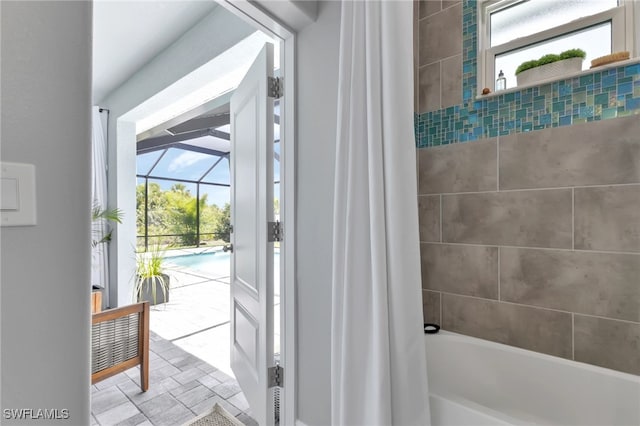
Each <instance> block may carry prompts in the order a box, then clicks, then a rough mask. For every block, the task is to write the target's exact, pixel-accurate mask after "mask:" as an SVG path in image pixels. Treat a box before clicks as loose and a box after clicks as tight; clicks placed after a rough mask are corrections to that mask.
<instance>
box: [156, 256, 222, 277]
mask: <svg viewBox="0 0 640 426" xmlns="http://www.w3.org/2000/svg"><path fill="white" fill-rule="evenodd" d="M230 261H231V253H229V252H226V253H225V252H223V251H216V252H207V253H194V254H188V255H184V256H173V257H168V258H167V262H169V264H170V266H180V267H183V268H189V269H193V270H196V271H198V272H202V273H205V274H211V275H225V276H228V275H229V271H230V268H231V266H230Z"/></svg>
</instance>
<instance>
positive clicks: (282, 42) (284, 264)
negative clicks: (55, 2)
mask: <svg viewBox="0 0 640 426" xmlns="http://www.w3.org/2000/svg"><path fill="white" fill-rule="evenodd" d="M223 6H224V7H225V8H227V10H229V11H231V12H232V13H234V14H236V15H243V16H244V17H245V18H246V14H245V13H244V12H239V11H238V10H237V9H235V6H233V5H230V4H224V5H223ZM257 15H260V14H259V13H257ZM245 18H243V19H245ZM256 19H258V22H264V19H266V18H265V17H264V16H258V17H256V16H251V22H252V23H253V24H255V23H256ZM260 20H262V21H260ZM258 26H259V27H260V28H261V30H263V31H265V30H266V28H267V26H269V25H268V24H267V25H265V24H260V25H258ZM267 31H268V30H267ZM269 34H270V35H271V36H273V37H276V43H277V45H278V46H279V47H281V49H282V51H283V52H288V53H285V54H283V57H282V58H281V60H280V61H279V62H281V63H282V64H284V65H283V66H281V67H280V69H281V70H283V74H282V76H285V75H286V78H284V80H283V81H284V82H285V91H287V90H289V91H288V92H287V93H290V94H291V97H290V100H289V98H288V97H285V98H283V99H282V100H281V101H280V102H279V103H278V104H277V108H278V110H279V112H280V114H279V115H280V117H281V119H282V124H283V129H282V136H281V138H280V139H281V142H280V146H282V148H281V149H277V150H276V152H277V153H278V154H279V157H280V158H279V164H281V166H282V168H281V171H280V172H281V179H280V182H279V187H280V192H281V193H282V194H283V196H282V197H281V198H279V199H278V205H279V207H280V216H281V221H282V223H283V224H284V225H285V229H287V232H285V233H283V241H281V245H280V250H281V255H280V259H279V263H280V266H281V268H280V269H281V277H282V280H281V282H282V283H284V286H282V287H281V296H282V300H283V303H282V305H281V306H280V307H279V309H277V310H278V312H280V313H281V316H282V321H281V323H282V324H283V325H284V324H290V326H284V328H283V331H282V333H280V334H281V339H282V344H281V346H282V354H281V359H280V362H281V364H283V365H285V366H286V368H289V367H288V363H289V362H290V363H292V362H293V356H292V354H293V351H292V348H293V337H294V335H295V334H294V330H293V321H286V319H285V317H286V316H287V315H288V316H289V318H293V312H294V307H293V305H292V302H293V300H294V299H293V297H292V296H293V291H292V290H293V280H292V278H293V257H292V256H293V229H294V227H293V194H294V191H293V180H292V179H291V180H290V181H289V180H287V178H286V176H291V177H293V162H292V161H288V160H287V159H288V158H290V159H293V154H294V151H293V149H294V146H293V127H292V124H293V72H290V73H289V72H288V71H287V70H290V71H293V67H292V64H293V59H294V58H293V35H292V34H289V33H285V32H284V30H281V33H280V34H277V33H273V32H271V31H269ZM183 86H184V85H183ZM287 88H288V89H287ZM168 89H170V90H168V91H167V93H165V94H164V95H166V96H169V95H175V94H176V93H177V90H176V88H175V87H174V86H173V85H172V86H171V87H169V88H168ZM163 102H164V104H163ZM174 102H175V98H174ZM168 107H169V103H168V102H167V98H165V100H164V101H160V100H159V98H156V97H153V98H150V99H148V100H147V101H145V102H143V103H140V104H138V105H137V106H135V107H133V108H130V109H128V110H126V111H119V112H118V111H116V112H115V113H114V110H115V108H112V109H111V112H112V120H113V121H115V125H114V126H113V127H114V128H113V130H114V131H113V132H112V134H113V135H114V136H115V143H116V145H117V147H116V148H115V149H114V150H113V151H112V152H111V156H112V157H114V158H115V163H116V164H117V170H116V171H115V173H113V174H112V175H111V177H110V183H114V185H111V186H112V187H116V188H117V189H118V190H117V192H116V194H114V197H113V198H115V199H116V200H117V202H116V204H117V205H118V206H119V207H120V206H122V209H123V210H124V211H125V214H131V213H132V212H134V211H135V208H132V207H134V206H135V204H134V203H133V202H132V199H131V195H132V194H131V193H132V192H133V191H132V190H131V189H130V188H129V189H127V188H126V187H125V183H126V182H127V181H129V182H130V180H128V176H131V172H130V171H125V167H126V166H127V164H129V165H132V163H133V161H132V155H131V154H132V152H133V150H132V147H131V144H132V143H133V146H136V142H137V141H138V140H139V139H140V137H141V136H147V138H146V139H149V138H153V137H159V136H150V133H149V130H152V129H154V128H156V127H157V126H158V125H159V124H156V125H153V124H152V125H150V126H149V124H148V123H147V124H145V125H144V126H141V125H140V123H141V122H144V120H145V119H147V120H148V119H149V118H150V117H154V114H155V120H159V118H158V117H160V116H161V115H163V114H165V118H164V119H165V121H164V123H166V122H170V121H171V120H174V119H175V118H176V116H171V114H169V116H166V115H167V114H168V113H167V108H168ZM196 109H197V108H193V109H191V110H189V111H190V112H192V111H194V110H196ZM203 114H204V113H203ZM203 114H200V115H199V116H195V117H193V118H205V117H203ZM287 123H289V124H287ZM179 124H181V123H179ZM177 125H178V124H176V126H177ZM145 126H149V127H148V128H146V129H144V130H142V127H145ZM173 127H175V126H173ZM215 130H217V131H224V130H221V129H220V128H216V129H215ZM183 142H184V141H183ZM278 151H279V152H278ZM133 158H135V156H133ZM148 177H149V176H147V178H148ZM199 183H200V184H203V182H199ZM206 183H211V182H205V183H204V184H206ZM214 183H216V182H214ZM218 183H219V182H218ZM176 189H180V188H176ZM195 191H196V193H197V192H198V190H197V189H196V190H195ZM196 206H199V201H198V202H196ZM132 228H134V227H133V226H131V224H130V223H129V224H128V225H127V224H125V225H123V226H119V227H118V230H117V232H116V236H115V240H116V244H115V246H116V247H114V250H115V258H116V262H115V264H116V265H117V266H116V268H117V269H116V275H118V274H122V272H121V271H123V270H127V267H126V266H127V265H130V266H129V269H130V268H131V261H130V260H127V259H125V256H127V254H124V255H123V254H122V252H123V250H121V249H122V248H123V247H124V246H126V245H129V246H131V240H132V239H131V238H130V237H127V231H128V230H129V231H130V230H132ZM197 232H198V233H199V232H200V230H198V231H197ZM206 233H207V232H202V235H197V236H196V243H197V244H196V246H197V247H196V248H198V249H202V246H201V244H200V243H201V241H202V239H201V237H202V236H204V235H205V234H206ZM131 234H132V235H133V233H131ZM112 254H113V251H112ZM120 278H122V277H121V276H119V277H118V288H117V289H116V290H115V292H113V297H112V299H113V301H114V302H115V303H120V302H121V301H122V300H123V299H125V298H126V296H124V295H125V294H126V293H127V292H129V290H130V289H129V288H127V284H126V283H125V281H124V280H122V279H120ZM289 286H291V289H290V290H291V291H289V292H288V291H287V288H288V287H289ZM285 300H289V302H290V303H289V304H287V303H286V302H285ZM287 348H288V349H289V351H287ZM288 353H289V354H290V355H288ZM291 365H293V364H291ZM293 371H294V370H293V368H292V369H291V374H288V375H287V376H285V377H286V378H287V382H289V381H291V383H292V385H291V386H290V387H288V388H286V391H285V392H283V393H282V395H281V400H280V401H281V405H282V406H283V407H285V410H284V411H283V414H282V417H281V418H283V419H284V418H286V416H287V414H286V411H288V410H293V409H294V405H293V404H288V403H287V400H288V398H291V401H293V393H294V392H293V383H294V382H293V377H294V375H293ZM292 413H293V411H291V414H289V416H290V417H291V418H292V419H293V418H294V417H293V414H292Z"/></svg>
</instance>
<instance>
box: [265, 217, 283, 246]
mask: <svg viewBox="0 0 640 426" xmlns="http://www.w3.org/2000/svg"><path fill="white" fill-rule="evenodd" d="M267 241H269V242H270V243H273V242H275V241H282V225H280V222H269V223H267Z"/></svg>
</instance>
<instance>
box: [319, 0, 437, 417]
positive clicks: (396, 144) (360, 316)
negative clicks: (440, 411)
mask: <svg viewBox="0 0 640 426" xmlns="http://www.w3.org/2000/svg"><path fill="white" fill-rule="evenodd" d="M412 14H413V4H412V2H410V1H343V3H342V23H341V29H340V70H339V83H338V132H337V152H336V173H335V201H334V203H335V204H334V234H333V249H334V251H333V288H332V290H333V296H332V297H333V299H332V324H331V332H332V336H331V344H332V346H331V363H332V364H331V385H332V399H331V402H332V406H331V417H332V425H334V426H341V425H367V426H373V425H394V426H402V425H429V424H430V417H429V400H428V391H427V366H426V360H425V348H424V337H423V336H424V335H423V330H422V322H423V320H422V302H421V300H422V297H421V296H422V295H421V280H420V263H419V262H420V253H419V250H420V247H419V237H418V207H417V184H416V157H415V142H414V133H413V132H414V130H413V129H414V127H413V71H412V70H413V51H412V49H413V34H412V28H413V25H412V16H413V15H412Z"/></svg>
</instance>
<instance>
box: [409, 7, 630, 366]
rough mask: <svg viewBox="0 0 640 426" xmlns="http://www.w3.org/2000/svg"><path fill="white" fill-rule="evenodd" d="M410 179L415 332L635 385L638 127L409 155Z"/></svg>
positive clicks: (609, 125)
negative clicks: (527, 352)
mask: <svg viewBox="0 0 640 426" xmlns="http://www.w3.org/2000/svg"><path fill="white" fill-rule="evenodd" d="M428 3H430V2H428ZM430 8H431V9H433V10H435V9H436V8H435V6H433V5H431V6H430ZM431 9H430V10H431ZM425 13H427V12H425ZM433 13H435V14H439V13H442V11H437V12H433ZM427 16H429V15H427ZM421 22H422V21H421ZM440 65H442V64H440ZM418 176H419V194H418V196H419V208H420V240H421V251H422V253H421V257H422V287H423V296H424V309H425V321H426V320H429V321H430V322H438V321H437V320H439V321H441V325H442V327H443V328H444V329H448V330H451V331H455V332H459V333H463V334H468V335H472V336H476V337H480V338H484V339H488V340H493V341H497V342H500V343H506V344H510V345H513V346H518V347H522V348H526V349H531V350H535V351H539V352H544V353H548V354H552V355H556V356H560V357H564V358H568V359H575V360H577V361H582V362H587V363H590V364H595V365H599V366H603V367H608V368H612V369H616V370H620V371H624V372H627V373H632V374H637V375H640V120H639V119H638V117H637V116H632V117H628V118H618V119H613V120H607V121H600V122H592V123H585V124H576V125H573V126H570V127H562V128H552V129H548V130H541V131H536V132H531V133H522V134H517V135H512V136H506V137H500V138H498V139H488V140H484V141H479V142H473V143H459V144H454V145H449V146H440V147H435V148H423V149H419V151H418Z"/></svg>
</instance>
